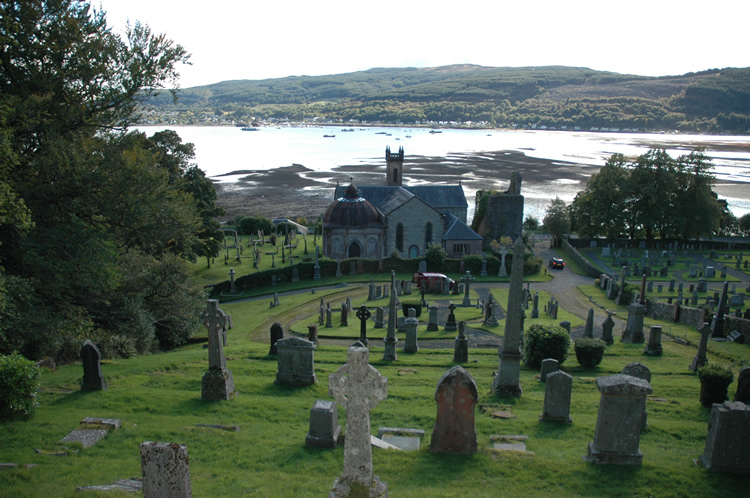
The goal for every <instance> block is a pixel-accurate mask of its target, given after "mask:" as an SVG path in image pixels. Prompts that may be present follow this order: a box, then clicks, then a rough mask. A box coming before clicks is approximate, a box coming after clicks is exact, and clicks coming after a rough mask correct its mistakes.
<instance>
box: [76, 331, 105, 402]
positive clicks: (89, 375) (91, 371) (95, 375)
mask: <svg viewBox="0 0 750 498" xmlns="http://www.w3.org/2000/svg"><path fill="white" fill-rule="evenodd" d="M101 360H102V354H101V353H100V352H99V348H97V347H96V345H95V344H94V343H93V342H91V341H90V340H88V339H86V340H85V341H83V346H82V347H81V363H82V364H83V381H82V382H81V391H106V390H107V383H106V382H105V381H104V376H103V375H102V363H101Z"/></svg>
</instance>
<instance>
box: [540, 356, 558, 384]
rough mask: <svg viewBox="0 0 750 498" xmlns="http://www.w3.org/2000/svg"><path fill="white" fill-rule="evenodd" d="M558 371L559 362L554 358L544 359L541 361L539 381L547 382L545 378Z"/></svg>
mask: <svg viewBox="0 0 750 498" xmlns="http://www.w3.org/2000/svg"><path fill="white" fill-rule="evenodd" d="M559 369H560V362H559V361H557V360H556V359H554V358H545V359H543V360H542V368H541V370H540V371H539V381H540V382H547V376H548V375H549V374H551V373H552V372H557V371H558V370H559Z"/></svg>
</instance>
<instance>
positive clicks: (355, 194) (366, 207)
mask: <svg viewBox="0 0 750 498" xmlns="http://www.w3.org/2000/svg"><path fill="white" fill-rule="evenodd" d="M323 224H324V225H336V226H346V227H366V226H372V225H382V224H383V220H382V217H381V215H380V211H378V210H377V209H376V208H375V206H373V205H372V203H370V202H369V201H368V200H367V199H365V198H364V197H360V196H359V191H358V190H357V187H356V186H355V185H354V184H351V185H349V186H348V187H347V188H346V192H345V193H344V197H341V198H340V199H338V200H336V201H335V202H334V203H333V204H331V205H330V206H328V210H326V213H325V215H323Z"/></svg>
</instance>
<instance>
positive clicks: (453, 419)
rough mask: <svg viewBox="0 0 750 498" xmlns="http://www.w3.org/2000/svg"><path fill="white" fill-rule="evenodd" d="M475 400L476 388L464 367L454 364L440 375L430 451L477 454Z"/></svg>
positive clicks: (436, 392)
mask: <svg viewBox="0 0 750 498" xmlns="http://www.w3.org/2000/svg"><path fill="white" fill-rule="evenodd" d="M478 400H479V395H478V393H477V385H476V383H475V382H474V379H473V378H472V376H471V374H469V372H467V371H466V370H464V368H463V367H461V366H460V365H456V366H454V367H452V368H451V369H450V370H448V371H447V372H445V373H444V374H443V376H442V377H441V378H440V381H439V382H438V385H437V388H436V389H435V401H436V402H437V405H438V406H437V418H436V419H435V426H434V427H433V429H432V440H431V441H430V451H432V452H433V453H454V454H465V455H471V454H474V453H476V452H477V431H476V427H475V426H474V407H475V406H476V404H477V401H478Z"/></svg>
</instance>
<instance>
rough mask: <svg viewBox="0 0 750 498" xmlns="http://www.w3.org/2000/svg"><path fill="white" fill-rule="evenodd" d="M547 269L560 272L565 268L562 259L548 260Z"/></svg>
mask: <svg viewBox="0 0 750 498" xmlns="http://www.w3.org/2000/svg"><path fill="white" fill-rule="evenodd" d="M549 267H550V268H552V269H560V270H562V269H563V268H565V261H563V259H562V258H552V259H550V260H549Z"/></svg>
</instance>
